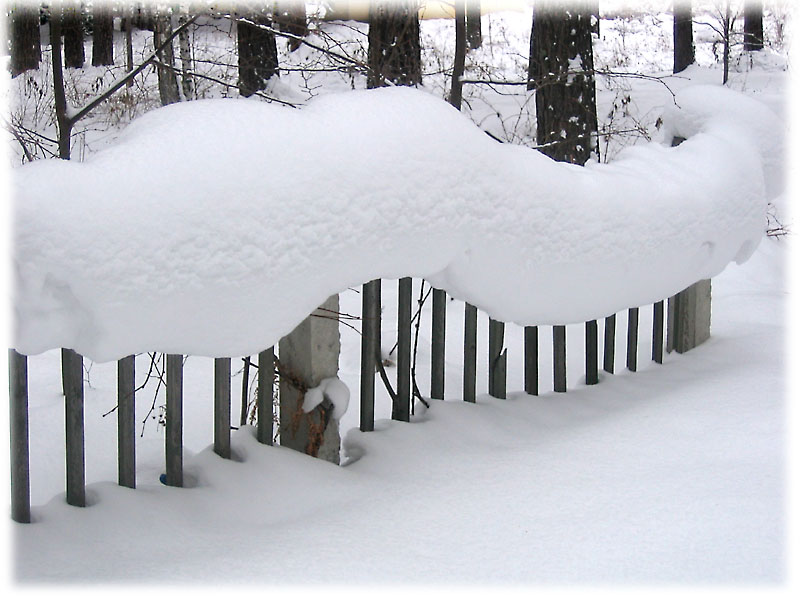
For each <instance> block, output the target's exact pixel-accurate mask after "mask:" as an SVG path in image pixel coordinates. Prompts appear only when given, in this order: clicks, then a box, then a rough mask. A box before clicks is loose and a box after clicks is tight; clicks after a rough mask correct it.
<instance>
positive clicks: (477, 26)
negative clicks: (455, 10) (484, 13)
mask: <svg viewBox="0 0 800 600" xmlns="http://www.w3.org/2000/svg"><path fill="white" fill-rule="evenodd" d="M456 18H458V17H456ZM482 42H483V36H482V35H481V0H467V45H468V46H469V47H470V48H480V47H481V43H482Z"/></svg>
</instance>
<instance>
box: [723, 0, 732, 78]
mask: <svg viewBox="0 0 800 600" xmlns="http://www.w3.org/2000/svg"><path fill="white" fill-rule="evenodd" d="M731 25H732V23H731V3H730V0H726V2H725V18H724V19H723V23H722V85H725V84H726V83H728V74H729V69H730V59H731Z"/></svg>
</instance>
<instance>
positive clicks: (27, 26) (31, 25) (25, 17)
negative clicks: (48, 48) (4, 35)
mask: <svg viewBox="0 0 800 600" xmlns="http://www.w3.org/2000/svg"><path fill="white" fill-rule="evenodd" d="M10 24H11V28H10V29H11V32H10V33H11V64H10V67H11V76H12V77H16V76H17V75H19V74H20V73H23V72H25V71H27V70H28V69H38V68H39V62H40V61H41V60H42V45H41V40H40V39H39V9H38V7H36V6H31V5H29V4H21V3H17V4H13V5H12V6H11V23H10Z"/></svg>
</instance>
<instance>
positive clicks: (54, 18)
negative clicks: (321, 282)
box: [50, 2, 72, 389]
mask: <svg viewBox="0 0 800 600" xmlns="http://www.w3.org/2000/svg"><path fill="white" fill-rule="evenodd" d="M62 22H63V13H62V7H61V5H60V4H59V3H58V2H56V3H54V4H53V6H52V7H51V14H50V47H51V49H52V52H53V99H54V101H55V109H56V124H57V125H58V157H59V158H61V159H64V160H69V158H70V138H71V136H72V121H71V120H70V118H69V116H68V115H67V95H66V93H65V91H64V67H63V64H62V62H61V25H62ZM62 356H63V350H62ZM65 384H66V380H65V379H63V374H62V387H64V388H65V389H66V387H65Z"/></svg>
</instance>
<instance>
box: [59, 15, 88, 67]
mask: <svg viewBox="0 0 800 600" xmlns="http://www.w3.org/2000/svg"><path fill="white" fill-rule="evenodd" d="M63 5H64V7H63V12H62V20H61V30H62V32H63V34H64V66H65V67H67V68H72V69H80V68H81V67H83V63H84V62H86V56H85V54H84V50H83V19H82V18H81V4H80V2H78V1H77V0H66V1H65V2H64V3H63Z"/></svg>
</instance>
